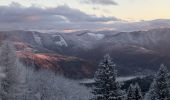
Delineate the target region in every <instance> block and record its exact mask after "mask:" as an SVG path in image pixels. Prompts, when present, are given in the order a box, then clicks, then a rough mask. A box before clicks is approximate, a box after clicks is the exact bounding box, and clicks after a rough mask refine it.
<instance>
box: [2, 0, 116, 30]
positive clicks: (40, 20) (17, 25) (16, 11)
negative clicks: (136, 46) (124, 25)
mask: <svg viewBox="0 0 170 100" xmlns="http://www.w3.org/2000/svg"><path fill="white" fill-rule="evenodd" d="M111 21H119V19H117V18H115V17H97V16H95V15H89V14H86V13H84V12H82V11H80V10H78V9H73V8H70V7H69V6H67V5H63V6H58V7H56V8H40V7H35V6H31V7H24V6H21V5H19V4H18V3H12V4H11V5H9V6H0V29H1V30H2V29H4V30H11V29H12V30H17V29H32V30H34V29H37V30H63V29H92V28H93V29H96V28H101V27H104V26H105V24H104V23H106V22H111Z"/></svg>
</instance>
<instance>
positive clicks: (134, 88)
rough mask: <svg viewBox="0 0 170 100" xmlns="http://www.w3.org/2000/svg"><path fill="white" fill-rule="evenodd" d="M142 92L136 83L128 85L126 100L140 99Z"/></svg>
mask: <svg viewBox="0 0 170 100" xmlns="http://www.w3.org/2000/svg"><path fill="white" fill-rule="evenodd" d="M142 99H143V98H142V93H141V89H140V87H139V85H138V84H137V83H136V84H135V85H132V84H131V85H130V86H129V89H128V92H127V97H126V100H142Z"/></svg>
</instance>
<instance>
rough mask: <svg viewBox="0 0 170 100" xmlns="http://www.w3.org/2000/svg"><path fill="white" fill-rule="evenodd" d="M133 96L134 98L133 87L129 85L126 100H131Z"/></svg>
mask: <svg viewBox="0 0 170 100" xmlns="http://www.w3.org/2000/svg"><path fill="white" fill-rule="evenodd" d="M133 96H134V86H133V85H132V84H130V86H129V88H128V91H127V97H126V100H132V98H133Z"/></svg>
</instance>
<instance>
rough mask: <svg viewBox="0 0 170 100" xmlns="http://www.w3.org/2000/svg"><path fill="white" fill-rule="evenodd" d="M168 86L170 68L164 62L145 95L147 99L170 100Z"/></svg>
mask: <svg viewBox="0 0 170 100" xmlns="http://www.w3.org/2000/svg"><path fill="white" fill-rule="evenodd" d="M168 87H169V85H168V70H167V68H166V66H164V65H163V64H162V65H161V66H160V68H159V71H158V72H157V73H156V75H155V78H154V81H153V83H152V84H151V87H150V90H149V92H148V93H147V95H146V97H145V98H146V100H170V91H169V88H168Z"/></svg>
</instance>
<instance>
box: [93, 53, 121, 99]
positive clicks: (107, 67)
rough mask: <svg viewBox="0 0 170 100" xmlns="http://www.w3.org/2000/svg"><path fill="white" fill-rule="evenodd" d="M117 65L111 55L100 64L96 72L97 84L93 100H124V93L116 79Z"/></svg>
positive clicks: (94, 88)
mask: <svg viewBox="0 0 170 100" xmlns="http://www.w3.org/2000/svg"><path fill="white" fill-rule="evenodd" d="M115 67H116V65H115V64H114V63H113V62H112V60H111V58H110V56H109V55H106V56H105V57H104V60H103V61H102V62H101V63H100V64H99V69H98V70H97V71H96V73H95V77H94V79H95V84H96V85H95V86H94V87H93V91H92V93H93V94H94V97H93V98H92V99H93V100H122V97H123V93H122V91H121V89H120V85H119V83H118V82H117V81H116V76H117V71H116V70H115Z"/></svg>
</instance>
